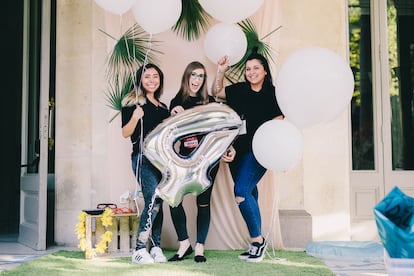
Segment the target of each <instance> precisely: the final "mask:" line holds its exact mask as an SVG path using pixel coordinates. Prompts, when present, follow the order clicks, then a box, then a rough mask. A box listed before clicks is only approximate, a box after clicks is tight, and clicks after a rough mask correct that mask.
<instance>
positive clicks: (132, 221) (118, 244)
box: [85, 213, 138, 256]
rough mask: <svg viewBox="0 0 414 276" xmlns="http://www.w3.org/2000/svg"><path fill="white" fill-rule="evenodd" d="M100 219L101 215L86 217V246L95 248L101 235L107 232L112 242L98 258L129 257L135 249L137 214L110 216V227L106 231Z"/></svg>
mask: <svg viewBox="0 0 414 276" xmlns="http://www.w3.org/2000/svg"><path fill="white" fill-rule="evenodd" d="M101 218H102V215H87V216H86V221H85V226H86V242H87V245H88V246H90V248H95V245H96V244H97V243H99V241H100V237H101V235H102V234H103V233H105V231H107V230H108V231H111V232H112V240H111V242H110V243H109V244H108V249H107V250H106V253H104V254H99V256H129V255H130V254H131V253H132V251H133V249H134V248H135V241H136V237H137V229H138V215H137V213H132V214H114V215H112V225H111V226H108V227H107V229H105V227H104V226H103V225H102V222H101Z"/></svg>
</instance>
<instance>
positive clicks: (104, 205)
mask: <svg viewBox="0 0 414 276" xmlns="http://www.w3.org/2000/svg"><path fill="white" fill-rule="evenodd" d="M116 207H117V206H116V204H115V203H99V204H98V205H97V206H96V208H97V209H105V208H110V209H116Z"/></svg>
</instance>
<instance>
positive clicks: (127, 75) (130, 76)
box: [101, 24, 163, 121]
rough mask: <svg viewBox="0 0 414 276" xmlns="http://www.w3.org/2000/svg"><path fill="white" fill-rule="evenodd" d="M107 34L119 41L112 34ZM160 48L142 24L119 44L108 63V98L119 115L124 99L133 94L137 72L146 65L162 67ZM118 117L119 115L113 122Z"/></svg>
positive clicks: (124, 36) (130, 30)
mask: <svg viewBox="0 0 414 276" xmlns="http://www.w3.org/2000/svg"><path fill="white" fill-rule="evenodd" d="M101 31H102V30H101ZM102 32H103V31H102ZM104 33H105V32H104ZM105 34H106V35H108V36H109V37H111V38H113V39H114V40H116V39H115V38H114V37H112V36H110V35H109V34H107V33H105ZM158 44H159V41H154V40H152V38H151V37H150V36H149V34H148V33H147V32H145V30H144V29H142V27H140V26H139V25H138V24H134V25H133V26H131V27H130V28H129V29H128V30H127V31H126V32H125V33H124V34H123V35H122V37H121V38H120V39H119V40H117V42H116V44H115V46H114V48H113V49H112V51H111V53H110V54H109V57H108V60H107V72H106V74H107V75H106V77H107V79H108V83H109V84H108V88H107V90H106V93H105V96H106V100H107V104H108V106H109V107H111V108H112V109H114V110H117V111H120V110H121V107H122V105H121V102H122V99H123V98H124V97H125V95H126V94H128V92H130V91H131V88H132V84H133V81H134V77H135V72H136V70H137V69H138V68H139V67H140V66H141V65H142V64H144V63H154V64H158V59H157V58H156V55H157V54H163V53H162V52H161V51H159V50H157V49H154V47H153V46H154V45H155V46H157V45H158ZM118 114H119V112H118V113H117V114H116V115H115V116H114V117H113V118H112V119H111V121H112V120H113V119H114V118H115V117H116V116H117V115H118Z"/></svg>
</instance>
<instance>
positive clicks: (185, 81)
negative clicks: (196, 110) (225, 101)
mask: <svg viewBox="0 0 414 276" xmlns="http://www.w3.org/2000/svg"><path fill="white" fill-rule="evenodd" d="M196 69H203V71H204V79H203V83H202V84H201V87H200V89H199V90H198V91H197V98H198V102H199V103H200V104H206V103H208V90H207V71H206V68H205V67H204V65H203V64H202V63H201V62H198V61H193V62H190V63H189V64H188V65H187V67H186V68H185V70H184V73H183V76H182V78H181V87H180V90H179V91H178V95H179V96H180V97H181V99H182V100H183V102H185V101H186V100H188V98H189V97H190V92H191V89H190V86H189V81H190V78H191V73H192V72H193V71H194V70H196Z"/></svg>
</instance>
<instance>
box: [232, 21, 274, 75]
mask: <svg viewBox="0 0 414 276" xmlns="http://www.w3.org/2000/svg"><path fill="white" fill-rule="evenodd" d="M237 24H238V25H239V26H240V28H241V29H242V30H243V32H244V34H245V36H246V39H247V49H246V53H245V54H244V56H243V57H242V58H241V59H240V61H239V62H237V63H236V64H234V65H233V66H231V67H230V69H229V70H228V71H227V73H226V79H227V80H229V81H230V82H231V83H235V82H239V81H241V80H242V78H243V76H244V64H245V63H246V59H247V56H248V55H249V54H250V53H251V51H252V49H253V48H254V47H257V48H258V49H257V52H258V53H259V54H262V55H263V56H264V57H265V58H266V59H267V60H268V61H269V62H271V63H274V59H273V57H272V54H273V52H272V48H271V47H270V45H269V44H267V43H265V42H263V41H262V39H264V38H266V37H267V36H269V35H271V34H273V33H274V32H275V31H277V30H278V29H280V28H281V27H280V26H279V27H277V28H276V29H274V30H273V31H271V32H270V33H269V34H267V35H266V36H264V37H263V38H262V39H259V35H258V34H257V30H256V27H255V26H254V24H253V21H252V20H250V19H249V18H248V19H246V20H243V21H241V22H239V23H237Z"/></svg>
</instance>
